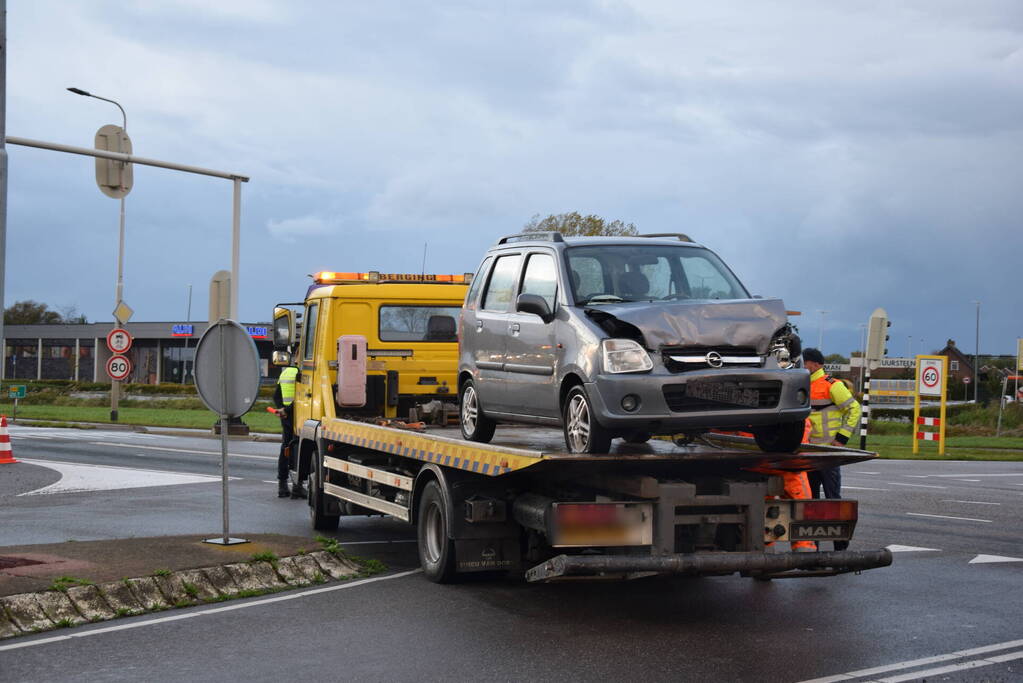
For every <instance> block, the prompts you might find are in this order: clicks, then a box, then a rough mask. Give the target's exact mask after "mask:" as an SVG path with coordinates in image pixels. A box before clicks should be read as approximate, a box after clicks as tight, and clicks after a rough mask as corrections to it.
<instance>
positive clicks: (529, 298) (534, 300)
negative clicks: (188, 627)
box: [515, 294, 554, 323]
mask: <svg viewBox="0 0 1023 683" xmlns="http://www.w3.org/2000/svg"><path fill="white" fill-rule="evenodd" d="M515 310H516V311H518V312H519V313H532V314H533V315H538V316H540V318H541V319H542V320H543V321H544V322H545V323H549V322H550V321H551V319H552V318H553V317H554V316H553V315H551V309H550V306H548V305H547V300H546V299H544V298H543V297H542V296H540V295H539V294H519V298H518V299H516V300H515Z"/></svg>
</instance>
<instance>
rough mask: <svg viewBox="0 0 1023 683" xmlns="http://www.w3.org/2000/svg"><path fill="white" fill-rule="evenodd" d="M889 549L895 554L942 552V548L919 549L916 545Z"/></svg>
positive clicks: (891, 546)
mask: <svg viewBox="0 0 1023 683" xmlns="http://www.w3.org/2000/svg"><path fill="white" fill-rule="evenodd" d="M887 549H888V550H890V551H892V552H893V553H917V552H934V553H940V552H941V548H919V547H917V546H915V545H890V546H887Z"/></svg>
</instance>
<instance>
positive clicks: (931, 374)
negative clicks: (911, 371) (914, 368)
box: [917, 358, 945, 396]
mask: <svg viewBox="0 0 1023 683" xmlns="http://www.w3.org/2000/svg"><path fill="white" fill-rule="evenodd" d="M944 373H945V361H944V359H943V358H942V359H937V358H921V359H920V369H919V374H918V377H919V378H920V384H919V387H918V388H917V392H918V393H919V394H920V395H921V396H941V395H942V394H943V393H944V391H943V389H944V384H945V383H944V381H942V375H943V374H944Z"/></svg>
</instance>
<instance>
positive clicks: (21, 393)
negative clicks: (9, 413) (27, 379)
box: [7, 384, 28, 422]
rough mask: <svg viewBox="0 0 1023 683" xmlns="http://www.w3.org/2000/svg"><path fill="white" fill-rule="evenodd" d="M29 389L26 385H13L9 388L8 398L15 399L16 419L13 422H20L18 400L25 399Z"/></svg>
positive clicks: (12, 419) (13, 418)
mask: <svg viewBox="0 0 1023 683" xmlns="http://www.w3.org/2000/svg"><path fill="white" fill-rule="evenodd" d="M27 390H28V387H27V386H26V385H24V384H11V385H10V386H8V387H7V398H13V399H14V417H12V418H11V422H17V421H18V399H19V398H25V394H26V392H27Z"/></svg>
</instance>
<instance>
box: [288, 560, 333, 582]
mask: <svg viewBox="0 0 1023 683" xmlns="http://www.w3.org/2000/svg"><path fill="white" fill-rule="evenodd" d="M292 559H294V560H295V566H296V567H298V569H299V571H301V572H302V574H304V575H305V577H306V578H307V579H309V582H310V583H313V582H315V581H316V577H317V576H318V577H320V580H321V581H323V580H325V579H329V578H330V576H329V575H328V574H327V573H326V572H324V571H323V570H322V569H320V565H319V564H317V563H316V560H314V559H313V558H312V557H311V556H309V555H296V556H295V557H294V558H292Z"/></svg>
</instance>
